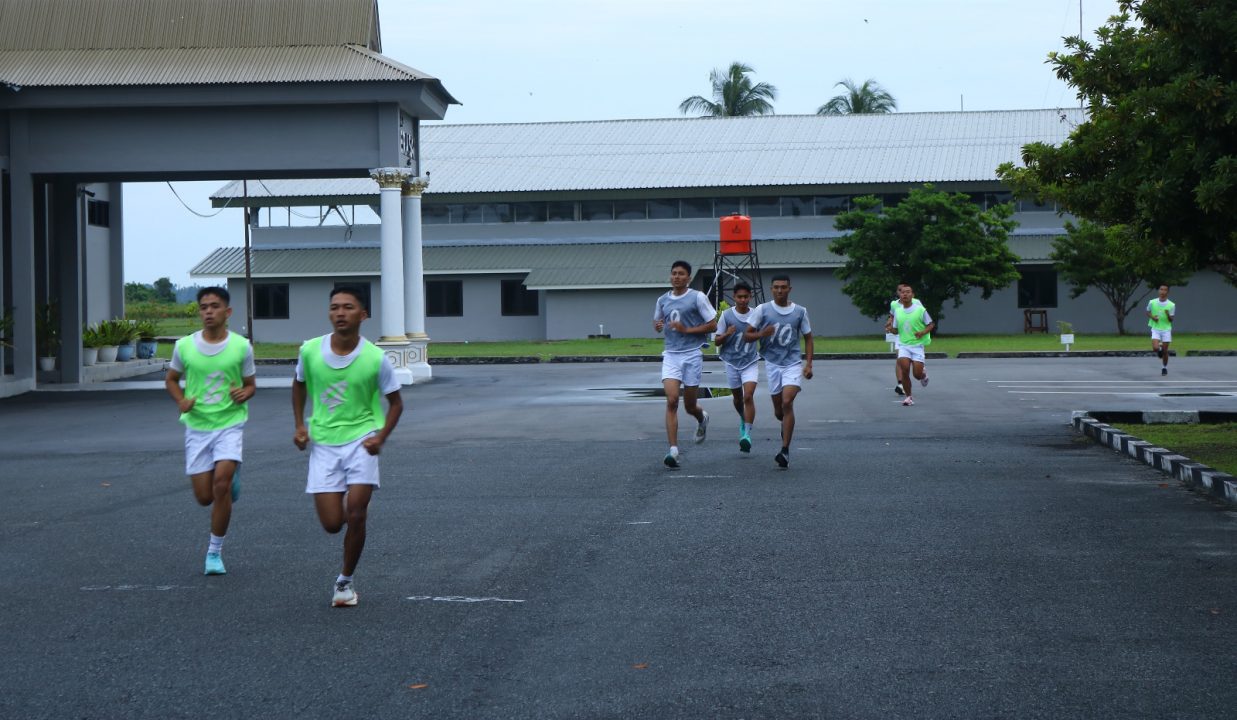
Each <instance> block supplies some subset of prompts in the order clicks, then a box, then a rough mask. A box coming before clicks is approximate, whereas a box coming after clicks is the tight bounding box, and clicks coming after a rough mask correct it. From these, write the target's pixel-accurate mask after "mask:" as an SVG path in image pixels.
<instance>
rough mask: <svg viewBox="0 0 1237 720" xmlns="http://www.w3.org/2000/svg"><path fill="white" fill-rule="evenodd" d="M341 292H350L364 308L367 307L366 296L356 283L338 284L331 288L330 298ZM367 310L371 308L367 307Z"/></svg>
mask: <svg viewBox="0 0 1237 720" xmlns="http://www.w3.org/2000/svg"><path fill="white" fill-rule="evenodd" d="M340 293H348V294H349V295H351V296H352V297H354V298H356V301H357V302H358V303H359V304H360V305H361V307H362V308H365V296H364V295H362V294H361V288H359V287H357V286H356V285H336V286H335V287H333V288H331V294H330V295H329V296H328V297H329V298H330V299H334V297H335V296H336V295H338V294H340ZM365 310H366V312H369V308H365Z"/></svg>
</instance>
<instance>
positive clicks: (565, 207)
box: [545, 200, 576, 222]
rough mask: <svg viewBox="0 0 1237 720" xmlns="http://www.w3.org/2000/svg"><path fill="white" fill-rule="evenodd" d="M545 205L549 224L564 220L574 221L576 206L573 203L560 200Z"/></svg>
mask: <svg viewBox="0 0 1237 720" xmlns="http://www.w3.org/2000/svg"><path fill="white" fill-rule="evenodd" d="M545 205H546V212H547V216H548V217H549V219H550V222H562V221H565V220H575V219H576V204H575V203H573V202H570V201H561V200H560V201H554V202H548V203H546V204H545Z"/></svg>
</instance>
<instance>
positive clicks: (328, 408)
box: [301, 335, 384, 445]
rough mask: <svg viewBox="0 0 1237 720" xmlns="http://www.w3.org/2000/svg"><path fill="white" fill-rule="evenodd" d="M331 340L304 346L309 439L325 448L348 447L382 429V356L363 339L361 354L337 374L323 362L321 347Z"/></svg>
mask: <svg viewBox="0 0 1237 720" xmlns="http://www.w3.org/2000/svg"><path fill="white" fill-rule="evenodd" d="M329 337H330V335H324V336H322V337H316V338H314V339H312V340H306V341H305V342H304V344H302V345H301V367H302V369H303V371H304V373H305V387H306V390H307V392H308V393H309V398H310V400H311V401H312V402H313V416H312V417H310V418H309V437H311V438H313V441H314V442H316V443H320V444H322V445H347V444H348V443H350V442H352V441H353V440H357V439H360V438H363V437H365V436H366V435H368V434H369V433H371V432H374V431H376V430H381V429H382V424H383V421H384V415H383V412H382V390H381V388H379V387H378V371H379V369H380V368H381V367H382V362H383V356H382V350H380V349H378V346H377V345H374V344H373V343H371V342H370V341H368V340H365V339H362V343H363V344H362V346H361V352H359V353H358V354H357V356H356V358H355V359H353V361H352V362H351V363H348V367H346V368H340V369H338V370H337V369H335V368H333V367H331V366H330V365H327V364H326V361H325V360H323V359H322V343H323V341H325V340H326V339H327V338H329ZM328 348H329V346H328Z"/></svg>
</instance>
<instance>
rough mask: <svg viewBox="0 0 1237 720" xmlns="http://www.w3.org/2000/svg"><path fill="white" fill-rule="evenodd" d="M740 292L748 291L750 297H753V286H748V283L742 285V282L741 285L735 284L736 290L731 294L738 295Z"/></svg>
mask: <svg viewBox="0 0 1237 720" xmlns="http://www.w3.org/2000/svg"><path fill="white" fill-rule="evenodd" d="M740 290H746V291H747V294H748V295H751V294H752V286H751V285H748V284H747V283H742V282H741V283H735V284H734V290H732V291H731V292H732V293H737V292H739V291H740Z"/></svg>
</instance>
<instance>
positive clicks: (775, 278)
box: [769, 274, 790, 285]
mask: <svg viewBox="0 0 1237 720" xmlns="http://www.w3.org/2000/svg"><path fill="white" fill-rule="evenodd" d="M778 280H782V281H784V282H785V283H786V284H787V285H789V284H790V276H789V275H786V274H780V275H774V276H773V279H772V280H770V281H769V284H770V285H772V284H773V283H775V282H777V281H778Z"/></svg>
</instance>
